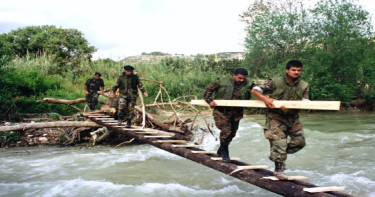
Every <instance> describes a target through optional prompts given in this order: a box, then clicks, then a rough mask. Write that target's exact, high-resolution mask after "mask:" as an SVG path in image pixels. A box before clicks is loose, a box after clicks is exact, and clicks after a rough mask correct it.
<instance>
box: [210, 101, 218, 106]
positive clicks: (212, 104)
mask: <svg viewBox="0 0 375 197" xmlns="http://www.w3.org/2000/svg"><path fill="white" fill-rule="evenodd" d="M209 105H210V107H216V106H217V104H216V103H215V101H211V103H210V104H209Z"/></svg>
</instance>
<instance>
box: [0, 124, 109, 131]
mask: <svg viewBox="0 0 375 197" xmlns="http://www.w3.org/2000/svg"><path fill="white" fill-rule="evenodd" d="M55 127H102V126H101V125H99V124H97V123H96V122H92V121H56V122H41V123H24V124H19V125H14V126H1V127H0V132H10V131H17V130H26V129H41V128H55Z"/></svg>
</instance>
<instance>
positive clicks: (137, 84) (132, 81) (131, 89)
mask: <svg viewBox="0 0 375 197" xmlns="http://www.w3.org/2000/svg"><path fill="white" fill-rule="evenodd" d="M133 71H134V67H133V66H130V65H126V66H124V72H123V73H122V75H121V76H120V77H119V78H118V79H117V82H116V85H115V86H113V88H112V93H111V94H110V98H114V96H115V94H114V93H115V92H116V91H117V89H119V92H120V95H119V101H118V112H117V121H118V124H119V125H121V123H122V121H123V120H124V119H126V127H127V128H130V126H131V120H132V119H133V117H134V106H135V104H136V101H137V97H138V89H137V88H139V89H140V90H141V91H142V93H143V94H144V95H145V97H148V94H147V92H146V89H145V87H144V86H143V84H142V82H141V80H140V79H139V77H138V75H136V74H134V72H133Z"/></svg>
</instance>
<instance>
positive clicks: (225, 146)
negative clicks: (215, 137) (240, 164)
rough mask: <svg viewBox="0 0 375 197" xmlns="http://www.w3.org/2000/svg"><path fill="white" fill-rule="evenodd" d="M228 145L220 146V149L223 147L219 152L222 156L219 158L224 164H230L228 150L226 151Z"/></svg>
mask: <svg viewBox="0 0 375 197" xmlns="http://www.w3.org/2000/svg"><path fill="white" fill-rule="evenodd" d="M228 146H229V145H228V144H226V145H222V147H223V150H222V151H221V153H222V154H223V155H222V156H221V158H222V159H223V162H225V163H230V162H231V161H230V157H229V150H228Z"/></svg>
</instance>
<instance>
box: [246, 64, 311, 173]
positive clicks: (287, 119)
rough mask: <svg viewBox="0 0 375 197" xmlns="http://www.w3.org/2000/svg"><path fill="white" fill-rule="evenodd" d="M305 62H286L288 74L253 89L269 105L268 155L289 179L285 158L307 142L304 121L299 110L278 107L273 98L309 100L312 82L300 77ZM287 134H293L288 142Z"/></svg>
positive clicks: (276, 167) (253, 92)
mask: <svg viewBox="0 0 375 197" xmlns="http://www.w3.org/2000/svg"><path fill="white" fill-rule="evenodd" d="M302 68H303V65H302V63H301V62H300V61H298V60H291V61H289V62H288V63H287V64H286V69H285V72H286V74H285V75H284V76H281V77H276V78H273V79H270V80H268V81H266V82H265V83H264V84H262V85H259V86H255V87H254V88H253V90H252V91H251V93H252V94H253V95H254V96H256V97H257V98H258V99H260V100H262V101H263V102H264V103H265V105H266V106H267V108H268V109H267V113H266V125H265V127H264V136H265V137H266V139H268V140H269V142H270V156H269V158H270V159H271V160H272V161H273V162H275V171H274V175H275V176H276V177H277V178H278V179H281V180H286V179H287V178H288V177H287V176H286V175H285V173H284V170H285V161H286V158H287V154H293V153H295V152H297V151H299V150H301V149H302V148H303V147H304V146H305V145H306V142H305V137H304V135H303V129H302V124H301V122H300V121H299V115H298V112H299V110H296V109H286V108H285V107H284V106H282V107H281V108H280V109H276V108H275V107H274V105H273V104H272V102H273V100H309V84H308V83H307V82H305V81H303V80H301V78H300V75H301V72H302ZM288 137H289V138H290V140H289V142H288Z"/></svg>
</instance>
